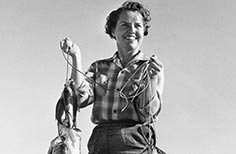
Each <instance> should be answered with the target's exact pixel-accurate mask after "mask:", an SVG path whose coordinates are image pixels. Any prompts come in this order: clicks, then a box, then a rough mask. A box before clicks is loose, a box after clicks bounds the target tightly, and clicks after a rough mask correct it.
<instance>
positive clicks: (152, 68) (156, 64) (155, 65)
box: [148, 55, 163, 77]
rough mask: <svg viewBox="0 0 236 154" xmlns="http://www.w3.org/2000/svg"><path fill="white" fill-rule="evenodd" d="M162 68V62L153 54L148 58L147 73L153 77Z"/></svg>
mask: <svg viewBox="0 0 236 154" xmlns="http://www.w3.org/2000/svg"><path fill="white" fill-rule="evenodd" d="M162 68H163V64H162V63H161V62H160V61H159V60H158V58H157V57H156V56H155V55H153V56H152V57H151V60H150V65H149V67H148V71H149V75H150V76H151V77H154V76H155V75H157V74H158V73H159V72H160V71H161V70H162Z"/></svg>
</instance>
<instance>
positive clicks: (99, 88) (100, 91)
mask: <svg viewBox="0 0 236 154" xmlns="http://www.w3.org/2000/svg"><path fill="white" fill-rule="evenodd" d="M95 81H96V85H95V92H96V94H97V95H99V96H104V95H105V94H106V92H107V85H108V81H109V78H108V76H107V75H105V74H101V73H96V80H95Z"/></svg>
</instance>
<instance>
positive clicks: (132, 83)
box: [61, 1, 164, 154]
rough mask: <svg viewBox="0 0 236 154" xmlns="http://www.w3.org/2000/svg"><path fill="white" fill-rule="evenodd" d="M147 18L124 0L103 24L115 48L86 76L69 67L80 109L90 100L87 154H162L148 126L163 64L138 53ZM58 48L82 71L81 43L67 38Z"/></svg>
mask: <svg viewBox="0 0 236 154" xmlns="http://www.w3.org/2000/svg"><path fill="white" fill-rule="evenodd" d="M150 20H151V18H150V13H149V11H148V10H147V9H146V8H144V7H143V5H141V4H140V3H138V2H130V1H127V2H125V3H123V5H122V6H121V7H120V8H118V9H117V10H114V11H112V12H111V13H110V14H109V16H108V17H107V22H106V26H105V30H106V33H107V34H108V35H109V36H110V37H111V38H112V39H114V40H115V42H116V45H117V52H115V53H114V55H113V56H112V57H111V58H107V59H103V60H98V61H96V62H94V63H92V64H91V66H90V68H89V69H88V71H87V72H86V76H87V77H89V78H87V77H85V76H84V75H83V74H82V73H80V72H79V71H77V70H76V69H75V68H73V69H72V73H71V78H72V79H73V80H74V81H75V84H76V87H77V91H78V93H79V98H80V99H79V100H80V101H79V103H80V108H83V107H86V106H88V105H90V104H93V109H92V116H91V120H92V122H93V123H94V124H97V126H96V127H95V128H94V129H93V133H92V135H91V137H90V139H89V142H88V150H89V154H118V153H119V154H131V153H132V154H139V153H140V154H141V153H142V154H151V153H164V152H163V151H161V150H160V149H158V148H157V147H156V134H155V131H154V130H155V129H154V127H153V125H152V124H153V121H154V120H155V119H156V117H157V115H158V113H159V111H160V108H161V95H162V92H163V86H164V70H163V69H164V68H163V65H162V63H161V62H160V61H158V60H157V58H156V56H152V57H151V58H150V57H147V56H145V55H144V53H143V52H142V51H140V46H141V44H142V42H143V39H144V36H146V35H148V29H149V27H150V25H149V22H150ZM61 47H62V49H63V51H64V52H66V53H68V54H69V55H70V56H71V57H72V61H73V65H74V66H75V67H76V68H77V69H79V70H82V69H81V55H80V49H79V47H78V46H77V45H76V44H74V43H73V42H72V41H71V40H70V39H67V38H66V39H64V40H62V42H61Z"/></svg>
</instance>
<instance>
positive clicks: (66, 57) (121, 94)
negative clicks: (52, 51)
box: [61, 48, 149, 112]
mask: <svg viewBox="0 0 236 154" xmlns="http://www.w3.org/2000/svg"><path fill="white" fill-rule="evenodd" d="M61 51H62V55H63V57H64V59H65V61H66V62H67V71H66V73H67V77H66V80H68V66H71V67H72V68H73V69H75V70H76V71H77V72H79V73H81V74H82V75H83V76H84V77H86V78H87V79H88V80H89V81H91V82H93V83H94V84H97V85H98V86H100V87H101V88H103V89H104V86H103V85H102V84H100V83H98V82H96V81H94V80H93V79H91V78H90V77H89V76H87V75H86V74H85V73H83V72H82V71H81V70H79V69H78V68H77V67H75V66H74V65H73V64H71V62H70V61H69V58H68V57H69V54H68V52H67V53H66V55H67V56H66V55H65V52H64V51H63V50H62V48H61ZM148 66H149V61H147V62H145V63H143V64H142V65H141V66H139V68H138V69H136V71H135V72H134V73H133V74H132V76H130V77H129V79H128V80H127V81H126V83H125V84H124V85H123V87H122V88H121V90H119V91H118V90H116V89H110V88H105V90H110V91H113V92H117V93H119V95H120V96H121V97H122V98H124V99H125V101H126V105H125V106H124V107H123V108H122V110H121V112H123V111H124V110H125V109H126V108H127V107H128V106H129V104H130V102H129V99H131V100H132V101H133V100H134V98H135V97H137V96H138V95H140V94H141V93H143V92H144V91H145V90H146V88H147V87H148V84H146V85H145V87H144V88H143V89H142V90H141V91H139V90H140V88H141V86H140V85H141V84H140V85H139V87H138V89H137V90H136V93H135V94H134V95H126V94H125V93H124V89H125V88H126V86H127V85H128V83H129V82H130V81H131V80H132V78H133V77H134V76H135V75H136V74H137V73H138V71H139V70H140V69H142V68H143V73H142V79H143V78H144V76H145V74H147V75H148V72H147V70H148ZM132 101H131V102H132Z"/></svg>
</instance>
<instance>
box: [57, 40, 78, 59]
mask: <svg viewBox="0 0 236 154" xmlns="http://www.w3.org/2000/svg"><path fill="white" fill-rule="evenodd" d="M60 47H61V49H62V50H63V51H64V52H65V53H66V54H69V55H70V56H72V57H74V56H76V55H79V56H80V55H81V53H80V48H79V47H78V45H76V44H75V43H73V42H72V41H71V39H69V38H64V39H63V40H62V41H60Z"/></svg>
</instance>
